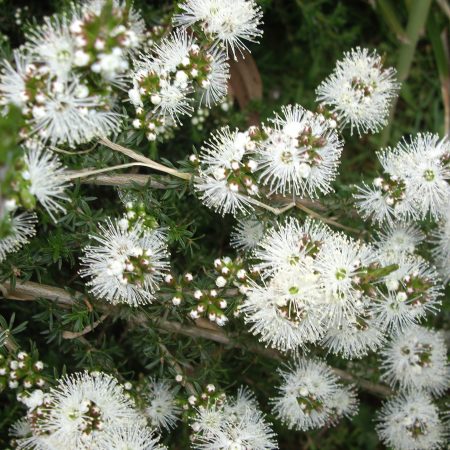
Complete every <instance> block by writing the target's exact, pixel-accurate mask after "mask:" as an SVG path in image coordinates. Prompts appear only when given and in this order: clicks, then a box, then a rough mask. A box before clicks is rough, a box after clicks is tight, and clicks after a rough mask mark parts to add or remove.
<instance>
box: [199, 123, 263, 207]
mask: <svg viewBox="0 0 450 450" xmlns="http://www.w3.org/2000/svg"><path fill="white" fill-rule="evenodd" d="M250 141H251V140H250V137H249V135H248V133H241V132H239V131H238V130H235V131H231V130H230V129H229V128H228V127H224V128H221V129H220V130H218V131H217V132H216V133H215V134H213V135H212V137H211V139H210V141H209V142H207V143H206V144H205V145H204V146H203V147H202V152H201V154H200V157H199V162H200V174H199V176H198V177H196V178H195V184H194V187H195V189H196V190H197V191H198V192H200V195H201V199H202V201H203V203H204V204H205V205H206V206H208V207H210V208H213V209H215V210H216V211H218V212H220V213H222V214H226V213H229V212H231V213H233V214H236V213H237V212H239V211H240V212H244V213H245V212H247V211H248V210H249V209H252V206H251V200H252V199H251V196H252V195H254V192H253V191H252V189H251V188H252V186H255V184H254V182H253V180H252V179H251V174H252V169H251V167H250V166H248V164H247V163H248V155H247V150H246V145H247V144H248V143H249V142H250Z"/></svg>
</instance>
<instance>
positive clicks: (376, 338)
mask: <svg viewBox="0 0 450 450" xmlns="http://www.w3.org/2000/svg"><path fill="white" fill-rule="evenodd" d="M383 343H384V336H383V333H382V331H381V330H380V329H379V326H378V324H377V323H376V321H374V320H373V319H371V318H368V319H365V318H364V317H361V316H360V317H354V318H348V320H347V321H345V322H343V323H341V324H340V325H332V326H330V327H328V328H327V330H326V333H325V335H324V337H323V339H322V342H321V346H322V347H324V348H325V349H327V350H328V352H329V353H333V354H335V355H339V356H342V358H345V359H353V358H362V357H364V356H366V355H367V354H368V353H369V352H371V351H372V352H374V351H376V350H377V349H378V348H379V347H380V346H381V345H382V344H383Z"/></svg>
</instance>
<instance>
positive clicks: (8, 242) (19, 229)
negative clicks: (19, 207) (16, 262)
mask: <svg viewBox="0 0 450 450" xmlns="http://www.w3.org/2000/svg"><path fill="white" fill-rule="evenodd" d="M36 223H37V216H36V214H35V213H29V212H22V213H20V214H16V215H14V216H12V218H11V222H10V230H9V233H8V235H7V236H5V237H3V238H1V239H0V262H1V261H3V260H4V259H5V257H6V255H7V254H8V253H11V252H16V251H17V250H19V249H20V248H21V247H23V246H24V245H25V244H27V243H28V242H29V240H30V238H31V237H33V236H34V235H35V233H36V228H35V227H36Z"/></svg>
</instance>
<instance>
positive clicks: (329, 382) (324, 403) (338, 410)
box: [271, 358, 358, 431]
mask: <svg viewBox="0 0 450 450" xmlns="http://www.w3.org/2000/svg"><path fill="white" fill-rule="evenodd" d="M279 374H280V376H281V378H282V380H283V382H282V384H281V385H280V386H279V387H278V391H279V393H278V395H277V396H276V397H275V398H273V399H272V400H271V402H272V407H273V412H274V414H275V416H276V417H277V418H279V419H280V420H281V421H282V422H283V423H285V424H286V425H287V426H288V427H289V429H294V430H302V431H307V430H310V429H314V428H320V427H323V426H325V425H335V424H336V423H337V422H338V421H339V420H340V419H341V418H342V417H344V416H345V417H351V416H353V415H354V414H355V413H356V411H357V409H358V401H357V399H356V395H355V392H354V390H353V388H352V387H351V386H350V387H348V386H344V385H342V384H340V383H339V378H338V377H337V375H335V374H334V373H333V371H332V370H331V368H330V367H328V366H327V365H326V364H325V363H324V362H322V361H320V360H313V359H311V360H308V359H304V358H301V359H298V360H296V361H295V363H294V364H293V365H292V366H290V367H288V370H287V371H283V370H279Z"/></svg>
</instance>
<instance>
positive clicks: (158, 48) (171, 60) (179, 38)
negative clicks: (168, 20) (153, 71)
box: [151, 30, 197, 72]
mask: <svg viewBox="0 0 450 450" xmlns="http://www.w3.org/2000/svg"><path fill="white" fill-rule="evenodd" d="M194 42H195V41H194V37H193V35H192V34H190V33H187V32H186V31H185V30H175V31H174V32H173V33H172V34H171V35H170V36H168V37H166V38H164V39H162V40H161V42H160V43H158V44H157V45H155V46H154V47H153V51H154V56H152V59H151V60H152V61H153V63H154V64H155V65H159V66H160V68H161V69H162V70H163V71H165V72H176V71H177V70H178V66H180V65H184V64H183V63H184V62H185V59H186V58H189V53H190V51H191V50H192V46H193V45H194ZM195 45H197V44H195Z"/></svg>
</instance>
